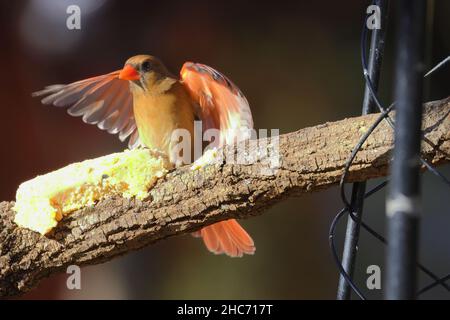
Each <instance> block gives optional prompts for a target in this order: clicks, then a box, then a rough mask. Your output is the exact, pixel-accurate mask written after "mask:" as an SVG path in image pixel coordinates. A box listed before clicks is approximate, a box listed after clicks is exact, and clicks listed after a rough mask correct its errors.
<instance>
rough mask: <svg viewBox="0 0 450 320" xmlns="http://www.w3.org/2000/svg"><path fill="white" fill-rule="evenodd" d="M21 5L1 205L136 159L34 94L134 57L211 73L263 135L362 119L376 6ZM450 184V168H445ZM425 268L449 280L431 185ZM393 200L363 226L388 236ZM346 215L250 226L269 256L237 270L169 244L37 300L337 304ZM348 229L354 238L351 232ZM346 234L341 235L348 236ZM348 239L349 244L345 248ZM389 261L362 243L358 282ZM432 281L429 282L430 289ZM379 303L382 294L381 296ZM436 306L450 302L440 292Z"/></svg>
mask: <svg viewBox="0 0 450 320" xmlns="http://www.w3.org/2000/svg"><path fill="white" fill-rule="evenodd" d="M270 3H272V4H270V5H269V4H263V3H262V2H261V1H178V2H174V1H157V2H156V1H113V0H108V1H98V0H97V1H91V0H70V1H67V0H64V1H61V0H58V1H57V0H33V1H15V2H12V1H9V2H6V1H4V2H2V4H1V5H0V10H1V11H0V39H1V41H2V46H1V48H2V49H1V50H0V61H1V76H0V85H1V86H0V88H1V91H0V101H1V106H0V108H1V110H2V124H1V126H0V134H1V137H2V139H1V140H0V149H1V150H2V157H0V178H1V184H0V199H1V200H12V199H14V195H15V190H16V189H17V186H18V185H19V184H20V183H21V182H22V181H24V180H27V179H30V178H32V177H34V176H35V175H37V174H42V173H45V172H48V171H51V170H54V169H57V168H59V167H62V166H64V165H67V164H69V163H72V162H75V161H79V160H84V159H87V158H93V157H97V156H101V155H105V154H108V153H112V152H115V151H119V150H122V149H123V148H124V147H125V145H123V144H121V143H120V142H119V141H118V140H117V139H116V138H115V137H113V136H111V135H108V134H107V133H105V132H101V131H100V130H98V129H97V128H96V127H94V126H89V125H86V124H84V123H83V122H82V121H81V120H80V119H76V118H71V117H69V116H67V115H66V113H65V111H64V110H62V109H56V108H51V107H48V106H42V105H40V103H39V101H38V100H37V99H32V98H31V96H30V93H31V92H33V91H35V90H38V89H41V88H42V87H44V86H45V85H47V84H53V83H67V82H72V81H75V80H79V79H83V78H86V77H89V76H93V75H97V74H102V73H106V72H110V71H112V70H116V69H118V68H120V67H121V66H122V65H123V63H124V61H125V60H126V59H127V58H128V57H130V56H132V55H135V54H139V53H150V54H153V55H156V56H158V57H160V58H161V59H162V60H163V61H164V62H165V63H166V65H167V66H168V67H169V68H170V69H171V70H173V71H174V72H176V71H177V70H179V68H180V67H181V65H182V63H183V62H184V61H186V60H191V61H196V62H202V63H205V64H208V65H211V66H213V67H215V68H217V69H218V70H220V71H222V72H224V73H225V74H226V75H227V76H229V77H230V78H231V79H232V80H233V81H234V82H235V83H236V84H237V85H238V86H239V87H240V88H241V89H242V91H243V92H244V93H245V95H246V96H247V98H248V100H249V102H250V104H251V107H252V110H253V114H254V118H255V124H256V127H257V128H267V129H271V128H279V129H280V131H281V132H282V133H284V132H289V131H293V130H297V129H299V128H302V127H305V126H311V125H315V124H319V123H322V122H326V121H333V120H337V119H341V118H344V117H349V116H353V115H358V114H359V113H360V109H361V100H362V92H363V79H362V73H361V67H360V52H359V39H360V29H361V25H362V19H363V13H364V11H365V6H366V5H367V4H368V1H345V2H344V1H296V2H294V1H292V2H283V1H277V2H270ZM69 4H78V5H79V6H80V7H81V10H82V29H81V30H80V31H70V30H67V28H66V26H65V20H66V18H67V14H66V12H65V11H66V8H67V6H68V5H69ZM435 13H436V14H435V19H434V21H432V24H430V26H429V30H428V39H429V40H430V44H429V46H428V48H427V61H428V65H429V66H431V65H432V64H433V63H436V62H438V61H439V60H440V59H442V58H444V57H445V56H447V55H449V53H450V38H449V35H448V30H450V25H449V19H448V15H449V13H450V2H448V1H445V0H436V1H435ZM393 27H394V25H393V24H392V23H391V24H390V25H389V29H390V30H389V39H388V44H387V56H386V61H385V64H384V68H383V74H382V79H381V80H382V84H381V88H382V89H381V90H382V94H381V97H382V99H383V101H384V102H385V103H388V102H389V101H391V99H392V97H391V88H392V82H391V81H390V79H391V70H392V67H393V62H392V49H393V33H392V31H393ZM449 70H450V68H448V67H447V68H446V69H443V70H441V71H439V72H438V73H437V74H436V75H435V76H433V78H432V80H431V83H430V84H429V88H431V90H429V92H427V96H428V97H429V99H438V98H442V97H445V96H447V95H448V94H449V93H450V91H449V90H448V89H449V83H450V76H449V74H450V71H449ZM442 172H443V173H445V174H446V175H447V176H450V167H449V166H446V167H443V168H442ZM423 190H424V219H423V224H422V230H421V231H422V232H421V234H422V236H421V244H422V246H421V258H422V260H423V261H424V263H425V264H426V265H427V266H429V267H430V268H432V269H433V270H434V271H435V272H437V273H438V274H441V275H443V274H446V273H448V272H449V271H450V250H449V246H450V236H449V235H448V229H449V225H450V217H449V214H450V212H449V209H448V208H449V200H448V199H449V192H450V190H449V189H448V187H446V186H445V185H443V184H441V182H440V181H438V179H436V178H434V177H432V176H430V175H429V174H426V175H425V178H424V184H423ZM383 201H384V194H383V193H380V194H378V195H376V196H375V197H374V198H372V199H370V200H369V201H368V202H367V204H366V208H367V210H366V211H365V218H366V219H367V221H368V222H369V223H370V224H371V225H372V226H373V227H374V228H375V229H377V230H379V231H380V232H382V233H383V231H384V219H383V217H384V202H383ZM340 207H341V203H340V200H339V196H338V190H337V188H333V189H331V190H327V191H324V192H321V193H318V194H313V195H308V196H304V197H302V198H299V199H291V200H289V201H286V202H284V203H282V204H280V205H278V206H276V207H274V208H273V209H271V210H270V211H269V212H267V213H266V214H264V215H263V216H260V217H257V218H253V219H251V220H247V221H244V222H243V224H244V225H245V226H246V227H247V228H248V230H249V231H250V233H251V234H252V235H253V237H254V239H255V241H256V244H257V251H256V255H255V256H253V257H245V258H243V259H230V258H227V257H223V256H214V255H211V254H209V253H208V252H207V251H206V249H205V248H204V247H203V245H202V243H201V242H200V241H198V240H195V239H192V238H191V237H190V236H183V237H178V238H174V239H170V240H167V241H164V242H161V243H158V244H156V245H154V246H150V247H148V248H146V249H144V250H141V251H139V252H135V253H131V254H128V255H126V256H124V257H122V258H118V259H115V260H114V261H112V262H110V263H106V264H103V265H99V266H94V267H87V268H83V269H82V290H81V291H69V290H67V289H66V287H65V279H66V276H65V275H59V276H54V277H52V278H50V279H48V280H46V281H44V282H43V283H42V285H41V286H40V287H39V288H38V289H37V290H35V291H34V292H32V293H30V294H28V295H27V296H26V297H27V298H158V299H165V298H254V299H259V298H261V299H262V298H291V299H304V298H308V299H315V298H326V299H332V298H334V295H335V290H336V283H337V270H336V268H335V266H334V264H333V261H332V260H331V254H330V252H329V249H328V228H329V224H330V222H331V219H332V216H333V215H334V214H335V213H336V212H337V211H338V209H339V208H340ZM341 229H342V228H341ZM341 233H342V230H341V231H340V234H341ZM340 239H341V237H340ZM382 261H383V247H382V245H381V244H380V243H378V242H377V241H376V240H374V239H373V238H371V237H370V236H368V235H367V234H366V233H363V234H362V240H361V244H360V253H359V256H358V270H357V279H358V281H359V283H360V284H361V285H362V286H364V284H365V270H366V268H367V266H368V265H370V264H379V265H380V266H382V265H383V264H382ZM428 281H429V279H427V278H426V277H423V276H422V277H421V283H422V284H426V283H428ZM368 295H369V296H370V297H380V292H369V293H368ZM425 297H437V298H443V297H448V295H445V293H444V292H442V291H441V289H436V290H434V291H433V292H431V293H430V294H428V295H426V296H425Z"/></svg>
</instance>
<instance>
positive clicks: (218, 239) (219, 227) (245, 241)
mask: <svg viewBox="0 0 450 320" xmlns="http://www.w3.org/2000/svg"><path fill="white" fill-rule="evenodd" d="M194 236H200V237H202V238H203V241H204V243H205V245H206V247H207V248H208V250H209V251H211V252H212V253H214V254H221V253H225V254H226V255H228V256H230V257H242V256H243V255H244V254H254V253H255V245H254V242H253V239H252V238H251V237H250V236H249V234H248V233H247V231H245V230H244V228H242V227H241V226H240V225H239V223H238V222H237V221H236V220H234V219H231V220H226V221H221V222H217V223H215V224H212V225H210V226H207V227H205V228H203V229H201V230H200V231H199V232H196V233H194Z"/></svg>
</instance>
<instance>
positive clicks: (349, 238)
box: [337, 0, 388, 300]
mask: <svg viewBox="0 0 450 320" xmlns="http://www.w3.org/2000/svg"><path fill="white" fill-rule="evenodd" d="M374 4H375V5H377V6H378V7H379V8H380V19H381V21H380V26H381V29H374V30H372V33H371V37H370V51H369V65H368V72H369V77H370V80H371V82H372V84H373V86H374V90H375V92H376V91H377V90H378V81H379V78H380V71H381V62H382V60H383V53H384V43H385V38H386V29H387V16H388V1H387V0H377V1H374ZM365 27H367V26H365ZM375 111H376V106H375V103H374V101H373V99H372V97H371V94H370V90H369V88H368V86H367V85H366V87H365V91H364V99H363V106H362V114H363V115H364V114H369V113H373V112H375ZM365 191H366V183H365V182H356V183H354V184H353V187H352V197H351V202H350V203H351V207H352V213H353V215H354V216H355V217H356V218H357V220H356V221H355V220H353V219H352V217H350V216H349V217H348V219H347V229H346V232H345V241H344V249H343V253H342V266H343V267H344V270H345V272H347V274H348V275H349V276H350V278H353V273H354V267H355V261H356V254H357V250H358V249H357V248H358V240H359V230H360V221H361V217H362V212H363V206H364V193H365ZM350 298H351V288H350V285H349V284H348V283H347V281H346V280H345V278H344V277H343V276H342V275H341V276H340V277H339V284H338V291H337V299H338V300H344V299H350Z"/></svg>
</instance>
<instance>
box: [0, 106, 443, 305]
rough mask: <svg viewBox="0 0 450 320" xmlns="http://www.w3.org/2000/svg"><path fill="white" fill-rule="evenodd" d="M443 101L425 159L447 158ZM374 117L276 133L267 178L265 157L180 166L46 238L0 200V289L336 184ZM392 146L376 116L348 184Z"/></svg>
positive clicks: (9, 291)
mask: <svg viewBox="0 0 450 320" xmlns="http://www.w3.org/2000/svg"><path fill="white" fill-rule="evenodd" d="M449 112H450V98H449V99H445V100H441V101H436V102H432V103H428V104H427V105H426V109H425V114H424V121H423V128H424V132H425V136H426V138H427V139H428V141H429V143H423V146H422V154H423V157H424V158H426V159H427V160H428V161H430V162H431V163H433V164H434V165H438V164H441V163H445V162H448V161H449V160H450V156H449V154H450V119H449V117H448V114H449ZM376 117H377V115H368V116H363V117H357V118H351V119H344V120H341V121H337V122H332V123H325V124H321V125H318V126H315V127H311V128H305V129H302V130H299V131H297V132H293V133H289V134H285V135H282V136H280V141H279V150H280V156H281V159H280V160H281V162H280V167H279V169H278V170H277V171H276V172H274V174H273V175H264V174H261V172H262V171H261V170H263V169H264V168H266V167H267V164H264V161H260V162H257V163H254V164H248V165H232V164H223V163H222V164H221V165H216V166H207V167H204V168H203V169H201V170H199V171H194V172H193V171H190V169H189V167H182V168H179V169H177V170H175V171H173V172H171V173H169V174H168V175H167V176H166V177H164V178H162V179H161V180H160V181H158V183H157V185H156V186H155V187H154V188H153V189H152V190H151V196H150V197H149V199H147V200H146V201H143V202H141V201H136V200H127V199H123V198H120V197H113V198H110V199H107V200H104V201H101V202H99V203H97V204H96V205H95V206H93V207H89V208H85V209H82V210H79V211H77V212H75V213H73V214H72V215H70V216H68V217H67V218H64V219H63V221H61V222H60V224H59V226H58V227H57V228H56V230H55V231H54V232H53V233H52V234H50V235H48V236H41V235H40V234H38V233H36V232H33V231H30V230H27V229H23V228H19V227H18V226H17V225H15V224H14V223H13V217H14V212H13V211H12V207H13V205H14V203H13V202H2V203H0V296H3V297H7V296H14V295H18V294H21V293H23V292H26V291H28V290H30V289H31V288H33V287H34V286H36V284H37V283H38V282H39V281H40V280H41V279H42V278H44V277H46V276H48V275H50V274H52V273H55V272H60V271H63V270H65V269H66V267H67V266H68V265H71V264H77V265H84V264H96V263H101V262H104V261H107V260H110V259H112V258H113V257H115V256H118V255H121V254H124V253H126V252H128V251H130V250H135V249H139V248H141V247H143V246H146V245H149V244H151V243H154V242H156V241H158V240H161V239H163V238H167V237H169V236H174V235H179V234H183V233H188V232H191V231H194V230H196V229H199V228H200V227H202V226H205V225H208V224H211V223H213V222H216V221H219V220H225V219H228V218H248V217H250V216H254V215H258V214H261V213H262V212H263V211H264V210H265V209H267V208H268V207H269V206H271V205H273V204H275V203H277V202H280V201H281V200H282V199H284V198H286V197H289V196H294V195H299V194H302V193H306V192H314V191H318V190H321V189H324V188H327V187H330V186H332V185H335V184H336V183H338V182H339V179H340V177H341V175H342V172H343V168H344V165H345V162H346V160H347V158H348V156H349V154H350V152H351V150H352V148H353V146H354V145H355V144H356V143H357V141H358V140H359V139H360V137H361V136H362V134H363V133H364V132H365V131H366V130H367V129H368V128H369V127H370V125H371V124H372V123H373V122H374V120H375V118H376ZM392 145H393V132H392V129H391V128H390V127H389V126H388V125H387V124H386V122H384V121H383V122H382V123H381V125H380V126H379V127H378V128H377V129H376V130H375V132H374V133H373V134H372V135H371V136H370V138H369V139H368V141H367V142H366V143H365V144H364V146H363V148H362V150H361V151H360V152H359V153H358V155H357V157H356V159H355V161H354V163H353V165H352V166H351V169H350V173H349V175H348V181H349V182H350V181H364V180H368V179H371V178H375V177H380V176H385V175H386V174H387V171H388V165H389V161H390V157H391V155H390V153H391V149H392Z"/></svg>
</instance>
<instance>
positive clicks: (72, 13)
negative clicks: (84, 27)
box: [66, 4, 81, 30]
mask: <svg viewBox="0 0 450 320" xmlns="http://www.w3.org/2000/svg"><path fill="white" fill-rule="evenodd" d="M66 13H67V14H68V15H69V16H68V17H67V19H66V26H67V29H69V30H81V9H80V7H79V6H77V5H74V4H73V5H70V6H68V7H67V9H66Z"/></svg>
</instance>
